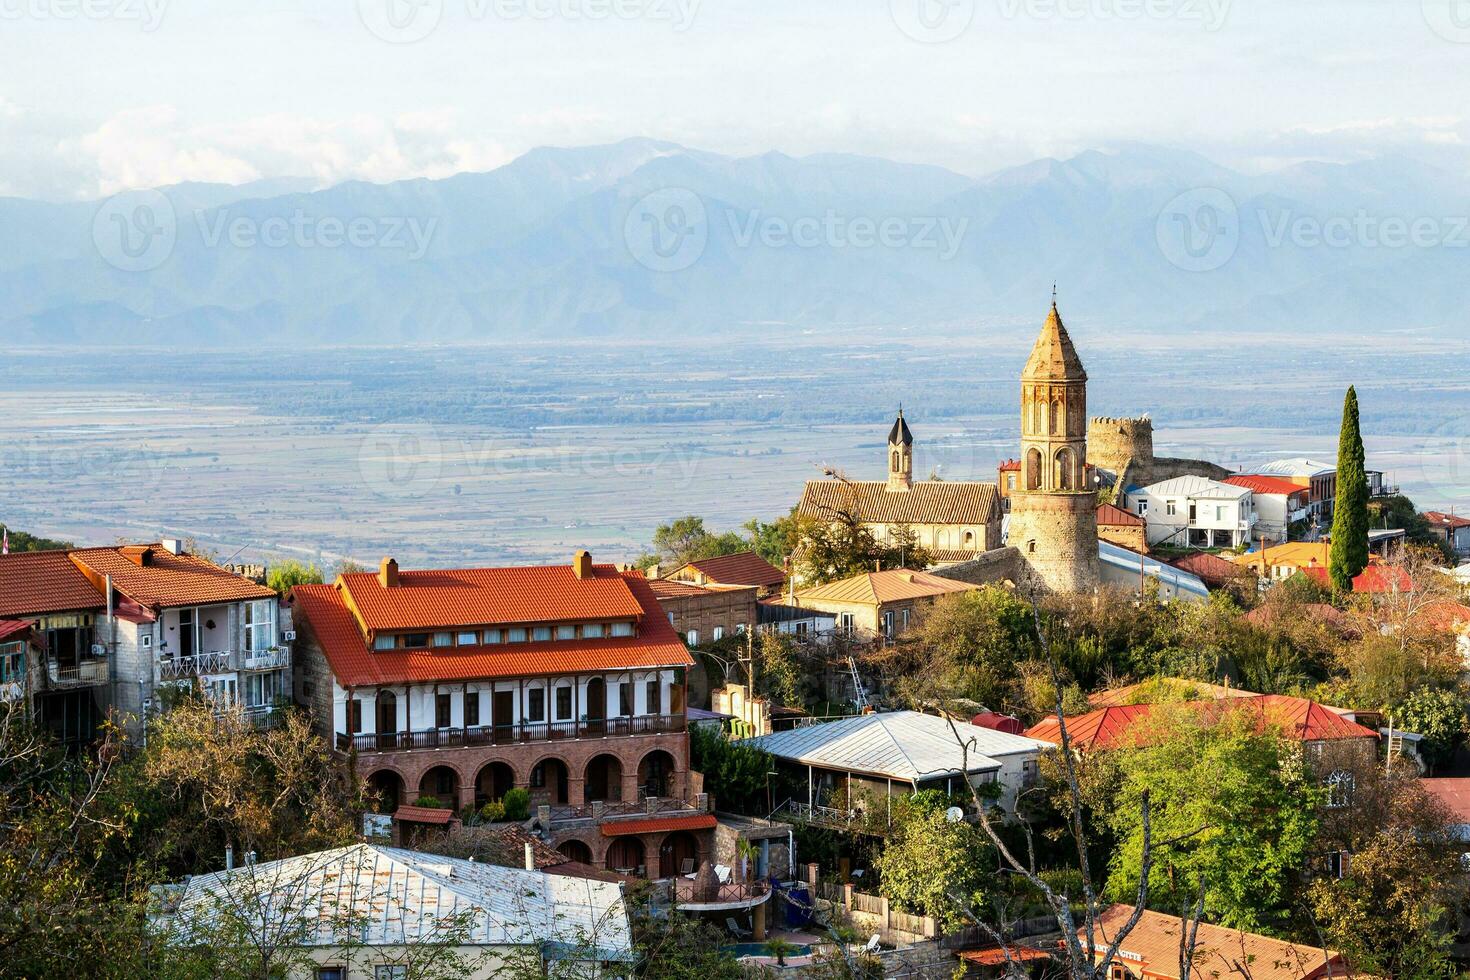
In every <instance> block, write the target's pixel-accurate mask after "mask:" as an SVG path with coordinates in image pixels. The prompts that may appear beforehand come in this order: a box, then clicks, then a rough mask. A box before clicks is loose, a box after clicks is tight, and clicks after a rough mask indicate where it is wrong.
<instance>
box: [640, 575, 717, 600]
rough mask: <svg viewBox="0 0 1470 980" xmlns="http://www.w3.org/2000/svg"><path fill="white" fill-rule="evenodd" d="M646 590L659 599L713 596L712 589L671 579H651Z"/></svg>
mask: <svg viewBox="0 0 1470 980" xmlns="http://www.w3.org/2000/svg"><path fill="white" fill-rule="evenodd" d="M648 588H649V589H650V590H651V591H652V592H653V594H654V595H655V596H657V597H658V598H659V599H687V598H689V597H690V596H702V595H713V594H715V590H714V589H706V588H704V587H703V586H701V585H695V584H694V583H693V582H676V581H674V580H673V579H671V578H651V579H649V580H648Z"/></svg>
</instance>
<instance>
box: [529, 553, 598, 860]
mask: <svg viewBox="0 0 1470 980" xmlns="http://www.w3.org/2000/svg"><path fill="white" fill-rule="evenodd" d="M583 554H586V552H583ZM526 870H527V871H535V870H536V848H534V847H532V846H531V842H530V841H526Z"/></svg>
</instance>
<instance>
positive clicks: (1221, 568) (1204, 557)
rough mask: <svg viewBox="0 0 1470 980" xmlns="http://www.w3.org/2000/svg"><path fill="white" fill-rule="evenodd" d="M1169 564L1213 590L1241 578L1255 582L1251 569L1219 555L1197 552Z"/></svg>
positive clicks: (1173, 560)
mask: <svg viewBox="0 0 1470 980" xmlns="http://www.w3.org/2000/svg"><path fill="white" fill-rule="evenodd" d="M1169 564H1170V565H1172V566H1174V567H1175V568H1177V569H1179V570H1180V571H1182V572H1188V573H1189V574H1191V575H1194V576H1197V577H1198V578H1199V580H1200V581H1202V582H1204V583H1205V585H1208V586H1209V587H1210V588H1212V589H1218V588H1220V587H1221V586H1223V585H1228V584H1230V583H1231V582H1233V581H1235V580H1236V579H1240V578H1249V579H1250V580H1251V581H1252V582H1254V581H1255V574H1254V573H1253V572H1251V570H1250V569H1248V568H1246V567H1245V566H1243V565H1237V564H1236V563H1235V562H1233V561H1226V560H1225V559H1224V558H1221V557H1220V556H1219V555H1212V554H1210V553H1209V552H1207V551H1197V552H1194V553H1192V554H1188V555H1185V556H1183V557H1182V558H1175V559H1172V560H1171V561H1170V562H1169Z"/></svg>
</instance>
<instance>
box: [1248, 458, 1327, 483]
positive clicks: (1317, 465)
mask: <svg viewBox="0 0 1470 980" xmlns="http://www.w3.org/2000/svg"><path fill="white" fill-rule="evenodd" d="M1256 472H1257V473H1261V474H1264V475H1265V476H1288V477H1297V478H1299V479H1303V480H1306V479H1311V478H1312V477H1314V476H1326V475H1327V474H1329V473H1336V472H1337V464H1336V463H1326V462H1323V461H1322V460H1320V459H1308V458H1307V457H1306V456H1293V457H1292V458H1291V459H1274V460H1272V461H1271V462H1269V463H1262V464H1261V465H1260V466H1257V467H1256Z"/></svg>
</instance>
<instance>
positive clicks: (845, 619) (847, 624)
mask: <svg viewBox="0 0 1470 980" xmlns="http://www.w3.org/2000/svg"><path fill="white" fill-rule="evenodd" d="M837 625H838V626H839V627H841V628H842V630H843V631H844V632H847V633H851V632H852V630H853V619H852V613H850V612H845V613H841V614H839V615H838V617H837Z"/></svg>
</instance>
